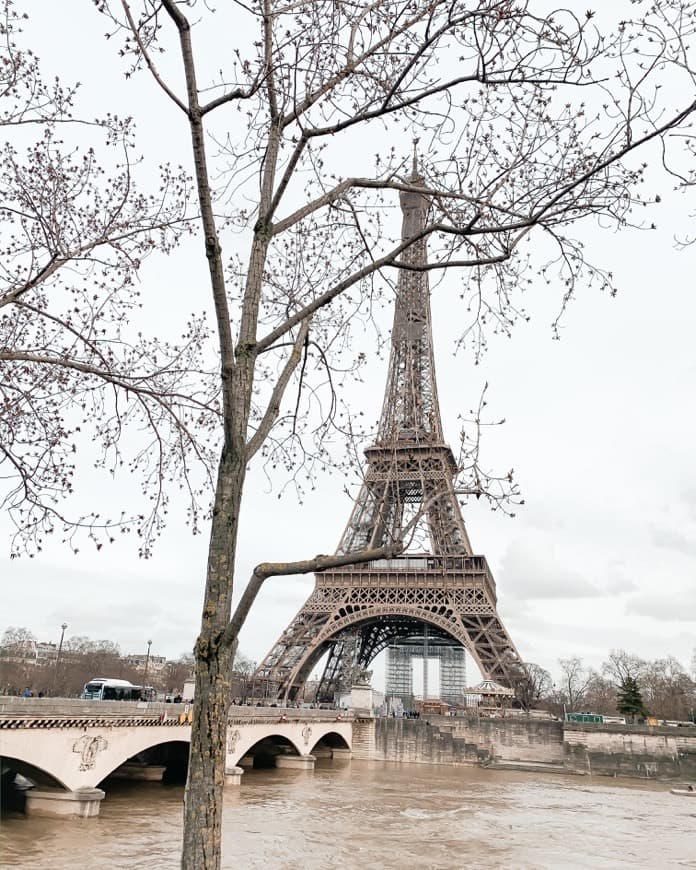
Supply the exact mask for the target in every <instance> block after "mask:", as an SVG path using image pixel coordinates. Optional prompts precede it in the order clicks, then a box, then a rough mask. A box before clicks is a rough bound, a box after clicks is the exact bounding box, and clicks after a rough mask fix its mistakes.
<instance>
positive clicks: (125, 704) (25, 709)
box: [0, 696, 353, 722]
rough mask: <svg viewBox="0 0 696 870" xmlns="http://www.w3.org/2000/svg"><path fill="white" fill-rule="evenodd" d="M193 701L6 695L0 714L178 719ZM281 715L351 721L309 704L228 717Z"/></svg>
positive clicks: (239, 708) (237, 708) (233, 710)
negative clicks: (87, 699)
mask: <svg viewBox="0 0 696 870" xmlns="http://www.w3.org/2000/svg"><path fill="white" fill-rule="evenodd" d="M192 706H193V704H165V703H164V702H162V701H149V702H148V701H83V700H81V699H78V698H16V697H10V696H6V697H4V698H2V699H1V700H0V717H2V718H4V719H8V718H20V719H25V718H32V719H37V718H46V719H57V718H66V719H73V718H74V719H84V718H85V717H95V716H98V717H99V718H100V719H124V718H131V719H152V718H154V717H160V716H161V715H162V714H163V713H166V714H167V716H168V717H171V718H178V717H179V716H180V714H182V713H186V712H189V711H190V710H191V709H192ZM281 717H284V719H285V720H286V721H288V722H293V721H300V720H302V721H307V720H308V719H323V720H327V719H337V718H339V717H340V719H342V720H352V719H353V714H352V712H351V711H349V710H335V709H311V708H309V707H252V706H244V705H233V706H231V707H230V712H229V719H230V720H234V721H245V722H248V721H250V720H255V721H259V720H261V721H268V720H277V719H279V718H281Z"/></svg>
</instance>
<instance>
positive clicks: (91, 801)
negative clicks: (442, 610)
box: [0, 698, 353, 817]
mask: <svg viewBox="0 0 696 870" xmlns="http://www.w3.org/2000/svg"><path fill="white" fill-rule="evenodd" d="M190 719H191V708H190V707H189V706H187V705H183V704H155V703H149V704H148V703H128V702H124V701H71V700H57V699H50V698H30V699H26V700H25V699H19V698H11V699H6V700H5V701H3V702H2V703H0V759H1V761H2V778H3V790H5V789H6V788H9V787H11V785H12V783H15V782H16V777H17V774H20V776H21V777H25V778H26V779H29V780H30V781H31V782H33V783H35V786H34V787H33V788H30V789H28V790H26V792H25V793H24V794H25V797H26V806H25V812H27V813H32V814H37V815H38V814H43V815H60V816H79V817H90V816H96V815H98V813H99V804H100V801H101V800H102V799H103V798H104V796H105V792H104V791H103V789H102V788H101V787H100V786H101V785H102V784H103V783H104V780H106V779H107V778H108V777H120V778H127V779H145V780H157V779H162V777H163V776H165V775H166V774H167V773H170V772H174V773H176V771H178V773H179V777H180V778H181V779H183V777H184V776H185V770H186V765H187V762H188V744H189V743H190V741H191V725H190ZM352 731H353V717H352V714H350V713H347V712H346V711H344V710H341V711H338V710H312V709H297V708H288V709H285V708H278V707H270V708H269V707H263V708H262V707H232V708H231V710H230V715H229V719H228V728H227V757H226V765H225V784H226V785H239V783H240V780H241V775H242V773H243V771H244V768H245V767H250V766H254V765H257V766H267V767H268V766H276V767H294V768H299V769H303V770H311V769H313V767H314V761H315V758H316V757H318V756H319V757H325V758H331V757H333V758H350V757H351V745H352V736H353V735H352ZM19 781H20V782H22V780H21V779H20V780H19Z"/></svg>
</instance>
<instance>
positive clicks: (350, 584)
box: [255, 156, 524, 701]
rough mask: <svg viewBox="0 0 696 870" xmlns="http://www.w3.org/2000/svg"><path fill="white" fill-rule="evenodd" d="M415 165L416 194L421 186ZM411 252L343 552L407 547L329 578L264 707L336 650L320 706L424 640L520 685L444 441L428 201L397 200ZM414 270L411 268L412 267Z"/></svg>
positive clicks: (281, 652)
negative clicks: (385, 653) (397, 650)
mask: <svg viewBox="0 0 696 870" xmlns="http://www.w3.org/2000/svg"><path fill="white" fill-rule="evenodd" d="M423 182H424V179H423V178H422V176H421V175H420V174H419V173H418V169H417V162H416V158H415V156H414V165H413V174H412V176H411V178H410V184H411V185H412V186H416V187H417V186H419V185H422V184H423ZM400 200H401V210H402V221H403V222H402V238H403V240H404V241H407V240H408V239H411V238H414V239H415V241H414V242H413V244H411V245H410V246H409V247H408V248H407V249H406V250H405V251H404V253H403V255H402V261H403V262H404V264H405V266H406V268H402V269H400V270H399V277H398V282H397V290H396V307H395V313H394V324H393V328H392V334H391V353H390V361H389V373H388V377H387V385H386V390H385V395H384V403H383V406H382V412H381V416H380V421H379V426H378V430H377V437H376V441H375V443H374V445H373V446H371V447H369V448H368V449H367V450H366V451H365V458H366V460H367V467H366V470H365V476H364V482H363V484H362V488H361V490H360V493H359V495H358V497H357V499H356V501H355V504H354V507H353V511H352V513H351V516H350V519H349V521H348V525H347V526H346V529H345V531H344V533H343V537H342V538H341V542H340V544H339V546H338V549H337V551H336V552H337V553H338V554H350V553H352V552H356V551H358V550H363V549H366V548H379V547H383V546H385V545H388V544H390V543H393V542H395V541H403V540H407V544H408V545H407V549H406V552H404V553H403V554H402V555H400V556H399V557H398V558H392V559H382V560H379V561H373V562H368V563H363V564H352V565H348V566H343V567H341V568H333V569H328V570H325V571H323V572H321V573H320V574H316V575H315V588H314V591H313V592H312V594H311V595H310V596H309V598H308V599H307V601H306V602H305V604H304V605H303V606H302V608H301V609H300V611H299V613H298V614H297V615H296V616H295V618H294V619H293V620H292V622H291V623H290V625H289V626H288V628H287V629H286V630H285V631H284V632H283V634H282V635H281V637H280V638H279V640H278V641H277V643H276V644H275V646H274V647H273V648H272V649H271V651H270V652H269V653H268V655H267V656H266V658H265V659H264V660H263V662H261V664H260V665H259V667H258V669H257V672H256V675H255V679H256V681H257V686H259V687H260V686H265V694H266V697H275V698H277V699H279V700H284V701H292V700H293V699H294V698H296V697H297V695H298V692H300V691H301V690H302V688H303V686H304V684H305V682H306V680H307V679H308V677H309V675H310V673H311V672H312V670H313V669H314V667H315V666H316V665H317V663H318V662H319V661H320V659H321V658H322V656H324V655H325V654H326V653H327V652H328V657H327V660H326V665H325V668H324V672H323V677H322V679H321V681H320V684H319V688H318V691H317V700H319V701H327V700H328V701H333V698H334V695H335V693H336V692H338V691H344V690H346V689H349V688H350V685H351V683H352V682H353V681H354V680H355V678H356V675H357V674H358V673H360V672H363V671H365V670H366V669H367V668H368V666H369V664H370V662H371V661H372V660H373V659H374V658H375V656H376V655H377V654H378V653H380V652H381V651H382V650H383V649H385V648H386V647H387V646H388V645H389V644H390V643H393V642H394V641H396V640H399V639H407V638H417V637H421V636H422V635H423V632H424V628H425V627H427V634H428V636H429V637H430V638H432V639H433V640H434V641H437V642H438V643H439V644H440V645H441V646H447V645H451V646H452V647H455V648H458V649H460V650H461V648H462V647H464V648H465V649H466V650H468V652H469V653H470V654H471V656H472V657H473V659H474V661H475V662H476V664H477V665H478V667H479V670H480V671H481V674H482V675H483V677H484V679H492V680H495V681H497V682H499V683H502V684H504V685H507V686H511V685H513V684H515V683H516V682H517V683H518V682H519V680H520V678H521V677H523V675H524V666H523V665H522V663H521V661H520V657H519V655H518V653H517V650H516V649H515V647H514V645H513V643H512V641H511V640H510V637H509V636H508V633H507V631H506V630H505V628H504V626H503V623H502V622H501V620H500V617H499V616H498V613H497V610H496V589H495V581H494V580H493V577H492V575H491V572H490V569H489V567H488V564H487V562H486V559H485V557H484V556H477V555H473V552H472V549H471V544H470V542H469V536H468V534H467V531H466V527H465V525H464V520H463V518H462V514H461V510H460V506H459V502H458V501H457V492H456V488H455V477H456V473H457V464H456V462H455V458H454V455H453V453H452V450H451V449H450V447H449V446H448V445H447V444H446V443H445V440H444V435H443V431H442V421H441V417H440V408H439V403H438V396H437V384H436V382H435V363H434V358H433V340H432V330H431V315H430V290H429V285H428V277H427V271H426V270H424V269H423V268H422V267H423V266H424V265H426V263H427V243H426V240H425V238H418V235H419V233H421V232H422V230H423V228H424V227H425V223H426V219H427V213H428V209H429V200H428V198H427V196H425V195H423V194H421V193H419V192H418V191H417V190H415V191H414V190H409V191H403V192H402V193H401V195H400ZM409 266H411V267H414V268H408V267H409Z"/></svg>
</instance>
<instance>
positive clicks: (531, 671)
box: [513, 662, 553, 710]
mask: <svg viewBox="0 0 696 870" xmlns="http://www.w3.org/2000/svg"><path fill="white" fill-rule="evenodd" d="M552 687H553V681H552V679H551V674H550V673H549V672H548V671H547V670H546V669H545V668H542V667H541V665H537V664H535V663H534V662H525V664H524V673H520V678H519V680H518V681H516V685H515V686H513V688H514V689H515V695H516V697H517V700H518V701H519V702H520V704H521V706H522V709H523V710H531V709H532V708H533V707H535V706H536V705H537V704H538V703H539V702H540V701H542V700H548V698H549V695H550V693H551V690H552Z"/></svg>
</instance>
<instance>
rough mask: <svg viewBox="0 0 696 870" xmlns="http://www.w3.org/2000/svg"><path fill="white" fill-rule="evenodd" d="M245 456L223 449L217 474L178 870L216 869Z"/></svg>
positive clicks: (218, 854)
mask: <svg viewBox="0 0 696 870" xmlns="http://www.w3.org/2000/svg"><path fill="white" fill-rule="evenodd" d="M245 472H246V466H245V462H244V452H243V450H242V451H235V450H233V449H230V448H228V447H225V449H224V450H223V454H222V457H221V460H220V465H219V469H218V479H217V489H216V494H215V505H214V508H213V518H212V528H211V535H210V546H209V551H208V567H207V577H206V586H205V599H204V605H203V618H202V624H201V632H200V635H199V638H198V641H197V643H196V649H195V659H196V691H195V698H196V703H195V704H194V710H193V723H192V728H191V749H190V758H189V769H188V778H187V781H186V792H185V800H184V844H183V851H182V859H181V866H182V868H183V870H217V868H219V866H220V854H221V852H220V840H221V818H222V789H223V785H224V780H225V751H226V736H227V713H228V709H229V705H230V697H231V693H230V673H231V670H232V654H233V647H232V646H231V645H230V644H229V643H225V642H224V640H223V636H224V632H225V629H226V627H227V625H228V623H229V618H230V609H231V603H232V598H231V590H232V584H231V582H230V578H231V577H232V574H233V571H234V557H235V550H236V541H237V531H238V527H239V506H240V502H241V494H242V487H243V483H244V476H245Z"/></svg>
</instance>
